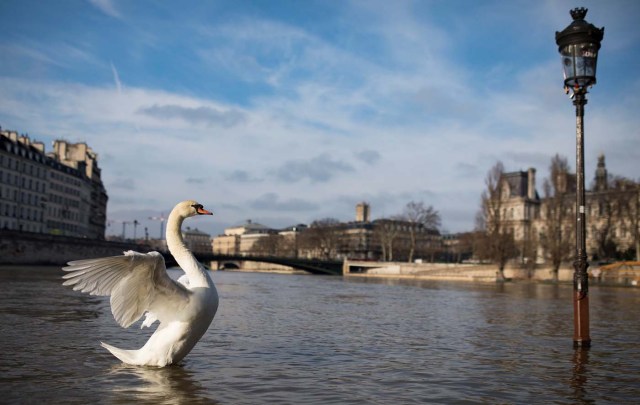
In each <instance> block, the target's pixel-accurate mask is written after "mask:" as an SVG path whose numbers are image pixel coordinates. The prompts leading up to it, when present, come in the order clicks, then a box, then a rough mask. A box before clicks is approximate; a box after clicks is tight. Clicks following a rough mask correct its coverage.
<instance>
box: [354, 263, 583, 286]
mask: <svg viewBox="0 0 640 405" xmlns="http://www.w3.org/2000/svg"><path fill="white" fill-rule="evenodd" d="M573 273H574V269H573V267H570V266H569V265H565V266H562V267H560V269H559V270H558V281H560V282H572V281H573ZM343 275H344V276H345V277H397V278H415V279H430V280H451V281H453V280H457V281H479V282H495V281H496V280H497V275H498V269H497V267H496V265H495V264H465V263H403V262H392V263H389V262H367V261H362V262H361V261H350V260H346V261H345V262H344V265H343ZM504 276H505V278H507V279H510V280H530V281H552V280H553V272H552V271H551V269H550V268H535V269H525V268H521V267H510V266H507V267H506V268H505V269H504Z"/></svg>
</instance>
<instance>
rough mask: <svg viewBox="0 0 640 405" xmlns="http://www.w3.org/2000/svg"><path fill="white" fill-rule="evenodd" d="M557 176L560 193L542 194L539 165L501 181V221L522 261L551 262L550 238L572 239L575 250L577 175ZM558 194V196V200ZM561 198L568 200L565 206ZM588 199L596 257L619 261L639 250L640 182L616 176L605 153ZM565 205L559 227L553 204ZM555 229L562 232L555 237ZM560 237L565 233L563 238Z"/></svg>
mask: <svg viewBox="0 0 640 405" xmlns="http://www.w3.org/2000/svg"><path fill="white" fill-rule="evenodd" d="M559 176H562V178H559V179H557V180H556V185H557V186H556V188H557V189H556V190H555V192H556V193H557V196H554V197H550V196H545V197H544V198H540V196H539V195H538V192H537V191H536V184H535V169H533V168H531V169H529V170H528V171H527V172H523V171H518V172H510V173H504V174H503V176H502V179H501V187H502V190H501V196H502V199H503V200H502V202H501V207H502V210H503V212H502V215H501V220H502V221H504V222H506V223H507V226H508V227H509V228H510V229H511V232H512V234H513V237H514V239H515V242H516V244H517V246H518V253H519V259H520V260H521V262H522V263H525V264H526V263H527V262H532V261H533V262H535V263H539V264H542V263H545V262H547V261H548V260H549V254H550V252H548V251H546V250H545V246H544V245H545V244H544V243H542V242H543V241H544V240H545V238H560V237H562V238H566V237H569V238H570V241H569V242H570V246H571V247H570V252H569V256H570V257H573V253H574V249H575V230H574V229H575V220H576V216H575V199H576V195H575V192H576V177H575V174H572V173H561V174H559ZM554 198H556V200H555V201H554ZM558 199H560V200H562V203H561V204H559V203H558V202H557V201H558ZM585 199H586V207H585V210H586V225H587V226H586V230H587V234H586V244H587V255H588V257H589V259H590V260H604V259H613V258H616V256H620V255H623V254H624V252H631V251H635V252H636V254H637V250H638V233H639V232H640V230H639V229H638V226H639V224H638V216H639V215H640V187H639V185H638V183H636V182H633V181H629V180H623V179H610V178H609V176H608V173H607V169H606V165H605V157H604V155H601V156H599V158H598V165H597V169H596V171H595V175H594V178H593V182H592V186H591V189H590V190H587V191H586V192H585ZM552 204H555V205H556V206H559V207H562V209H563V210H565V211H566V212H564V214H563V215H560V216H558V217H559V218H562V219H561V222H562V223H561V224H559V226H552V225H551V223H550V221H552V220H554V219H552V218H551V214H550V213H551V212H552V211H553V209H555V208H552V207H551V205H552ZM550 228H554V231H553V232H556V233H557V234H556V235H550V233H551V232H550ZM558 235H560V236H558Z"/></svg>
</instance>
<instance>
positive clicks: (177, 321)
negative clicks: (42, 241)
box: [63, 201, 218, 367]
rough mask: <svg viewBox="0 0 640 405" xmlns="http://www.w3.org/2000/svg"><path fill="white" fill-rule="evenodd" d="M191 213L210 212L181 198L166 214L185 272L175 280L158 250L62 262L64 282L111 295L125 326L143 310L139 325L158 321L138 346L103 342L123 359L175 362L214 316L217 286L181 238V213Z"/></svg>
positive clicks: (173, 245) (172, 245)
mask: <svg viewBox="0 0 640 405" xmlns="http://www.w3.org/2000/svg"><path fill="white" fill-rule="evenodd" d="M195 215H212V214H211V212H209V211H207V210H205V209H204V208H203V207H202V205H201V204H199V203H197V202H196V201H183V202H181V203H179V204H178V205H176V206H175V207H174V208H173V210H172V211H171V214H169V219H168V220H167V231H166V234H167V246H168V248H169V251H170V252H171V254H172V255H173V257H174V258H175V259H176V261H177V262H178V265H180V267H181V268H182V270H184V272H185V275H183V276H182V277H181V278H180V280H179V282H176V281H174V280H173V279H171V278H170V277H169V275H168V274H167V269H166V267H165V263H164V258H163V257H162V255H161V254H160V253H158V252H150V253H138V252H134V251H128V252H124V255H123V256H113V257H103V258H99V259H87V260H77V261H72V262H69V263H68V265H69V266H68V267H64V268H63V270H64V271H67V272H69V273H68V274H65V275H64V276H63V278H65V279H66V281H65V282H64V283H63V284H64V285H69V286H73V289H74V290H79V291H82V292H86V293H89V294H91V295H110V296H111V312H112V313H113V317H114V318H115V320H116V321H117V322H118V323H119V324H120V325H121V326H122V327H124V328H127V327H129V326H130V325H131V324H132V323H134V322H136V321H137V320H138V319H140V318H141V317H142V315H143V314H144V313H145V311H146V312H147V314H146V318H145V321H144V322H143V324H142V326H143V327H144V326H150V325H151V324H152V323H153V322H155V321H156V320H159V321H160V325H159V326H158V329H156V331H155V332H154V333H153V335H151V337H150V338H149V340H148V341H147V343H145V345H144V346H143V347H142V348H141V349H139V350H123V349H118V348H117V347H113V346H111V345H108V344H106V343H104V342H101V344H102V346H103V347H105V348H106V349H108V350H109V351H110V352H111V353H112V354H113V355H114V356H116V357H117V358H118V359H120V360H122V361H123V362H124V363H127V364H132V365H139V366H157V367H164V366H166V365H169V364H173V363H177V362H178V361H180V360H181V359H182V358H184V356H186V355H187V354H188V353H189V352H190V351H191V349H192V348H193V346H195V344H196V343H197V342H198V340H200V338H201V337H202V335H203V334H204V333H205V332H206V331H207V329H208V328H209V325H210V324H211V321H213V317H214V316H215V314H216V311H217V309H218V293H217V291H216V287H215V285H214V284H213V281H212V280H211V278H210V277H209V274H208V272H207V270H206V269H204V268H203V267H202V265H201V264H200V263H199V262H198V261H197V260H196V258H195V257H194V256H193V254H192V253H191V252H190V251H189V249H188V248H187V246H186V245H185V244H184V241H183V239H182V233H181V231H180V228H181V226H182V222H183V221H184V219H185V218H189V217H192V216H195ZM185 276H186V278H187V280H185ZM187 281H188V282H187Z"/></svg>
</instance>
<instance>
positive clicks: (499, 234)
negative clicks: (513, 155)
mask: <svg viewBox="0 0 640 405" xmlns="http://www.w3.org/2000/svg"><path fill="white" fill-rule="evenodd" d="M503 174H504V166H503V165H502V162H497V163H496V164H495V166H493V167H492V168H491V170H489V172H488V173H487V177H486V178H485V186H486V189H485V190H484V191H483V192H482V197H481V200H480V201H481V202H480V211H479V212H478V215H477V216H476V229H477V230H478V231H479V235H480V236H481V240H479V241H478V242H477V243H476V247H478V248H480V249H482V251H480V252H477V253H478V256H479V258H481V259H489V260H491V261H493V262H494V263H496V264H497V266H498V272H497V280H499V281H503V280H505V276H504V268H505V266H506V264H507V261H508V260H509V259H511V258H513V257H514V256H515V255H516V254H517V249H516V244H515V241H514V235H513V230H512V229H511V226H510V224H509V222H508V221H507V218H505V217H506V216H505V215H504V212H503V211H504V202H505V200H506V199H507V198H508V195H505V194H504V187H503V184H502V183H503Z"/></svg>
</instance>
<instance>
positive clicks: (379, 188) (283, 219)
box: [0, 0, 640, 237]
mask: <svg viewBox="0 0 640 405" xmlns="http://www.w3.org/2000/svg"><path fill="white" fill-rule="evenodd" d="M579 6H580V7H587V8H588V9H589V12H588V14H587V17H586V20H587V21H588V22H590V23H593V24H594V25H596V26H598V27H602V26H604V27H605V34H604V40H603V42H602V48H601V50H600V54H599V59H598V72H597V80H598V83H597V84H596V85H595V86H594V87H593V88H592V89H591V90H590V93H589V94H588V96H587V97H588V104H587V106H586V109H585V161H586V163H585V169H586V179H587V187H589V183H590V182H591V180H592V178H593V175H594V172H595V166H596V163H597V157H598V155H600V154H604V155H605V156H606V163H607V168H608V170H609V173H610V174H611V175H619V176H624V177H628V178H633V179H639V178H640V114H639V112H640V98H639V94H640V24H638V19H640V2H638V1H635V0H606V1H604V0H601V1H575V0H574V1H564V0H547V1H544V0H543V1H528V0H527V1H524V0H514V1H504V0H502V1H499V0H495V1H492V0H447V1H444V0H431V1H430V0H421V1H404V0H398V1H388V0H387V1H376V0H367V1H365V0H362V1H348V0H340V1H339V0H318V1H312V0H309V1H303V0H295V1H294V0H291V1H285V0H256V1H242V0H234V1H230V0H228V1H215V0H206V1H198V0H188V1H171V0H161V1H147V0H137V1H129V0H89V1H82V0H62V1H55V2H53V1H33V0H2V1H0V26H2V28H3V29H2V33H1V34H0V55H2V56H1V58H0V92H1V93H0V94H1V96H0V126H2V128H3V129H8V130H15V131H18V132H19V133H26V134H28V135H29V137H30V138H31V139H32V140H36V141H41V142H44V143H45V145H46V148H47V149H46V150H47V151H51V143H52V141H53V140H54V139H65V140H67V141H69V142H86V143H87V144H88V145H89V146H90V147H91V148H92V149H93V150H94V151H95V152H96V153H97V154H98V159H99V160H98V164H99V167H100V168H101V169H102V180H103V182H104V184H105V187H106V190H107V193H108V196H109V202H108V207H107V212H108V221H109V222H108V227H107V234H120V233H122V221H133V220H134V219H135V220H138V221H139V222H140V224H141V226H140V227H138V228H137V230H136V231H137V236H141V235H142V233H143V232H144V231H143V228H145V227H146V228H147V229H148V232H149V235H150V236H151V237H158V236H159V235H158V234H159V232H160V222H159V221H153V220H149V219H148V218H149V217H159V216H162V215H164V216H166V215H168V212H169V211H170V210H171V208H172V207H173V206H174V205H175V204H176V203H177V202H179V201H182V200H186V199H195V200H197V201H199V202H200V203H202V204H203V205H204V206H205V207H206V208H208V209H210V210H211V211H213V212H214V216H213V217H206V218H205V217H200V218H196V219H193V220H190V221H192V222H188V223H185V226H187V225H188V226H190V227H192V228H198V229H200V230H203V231H205V232H208V233H210V234H212V235H217V234H220V233H222V232H223V230H224V228H226V227H229V226H235V225H239V224H241V223H244V222H245V221H246V220H248V219H251V220H253V221H254V222H259V223H262V224H264V225H266V226H270V227H273V228H284V227H287V226H291V225H295V224H299V223H310V222H312V221H314V220H318V219H324V218H335V219H338V220H340V221H351V220H354V219H355V206H356V204H357V203H359V202H362V201H366V202H368V203H369V204H370V206H371V217H372V218H373V219H376V218H383V217H391V216H394V215H397V214H400V213H401V212H402V211H403V208H404V207H405V206H406V204H407V203H408V202H410V201H416V202H423V203H424V204H425V205H432V206H433V207H434V208H435V209H436V210H437V211H438V212H439V213H440V216H441V219H442V229H441V231H442V232H445V233H453V232H463V231H470V230H472V229H473V228H474V218H475V215H476V212H477V211H478V208H479V206H480V195H481V193H482V191H483V189H484V179H485V177H486V175H487V172H488V171H489V170H490V169H491V167H492V166H494V165H495V164H496V162H497V161H501V162H502V163H503V164H504V167H505V170H506V171H518V170H527V169H528V168H529V167H533V168H536V169H537V175H536V188H537V190H538V192H539V194H540V195H542V182H543V181H544V179H545V178H546V177H547V176H548V167H549V164H550V161H551V158H552V157H553V156H554V155H555V154H560V155H561V156H565V157H567V158H568V160H569V162H570V165H571V167H572V170H575V124H576V123H575V107H574V106H573V105H572V103H571V100H570V99H569V98H568V96H567V95H566V94H565V93H564V91H563V78H562V70H561V65H560V57H559V54H558V48H557V46H556V43H555V32H556V31H561V30H562V29H564V28H565V27H566V26H567V25H568V24H569V23H570V22H571V17H570V15H569V10H570V9H572V8H574V7H579ZM132 233H133V227H132V226H129V227H128V228H127V229H126V236H127V237H131V236H132Z"/></svg>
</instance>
